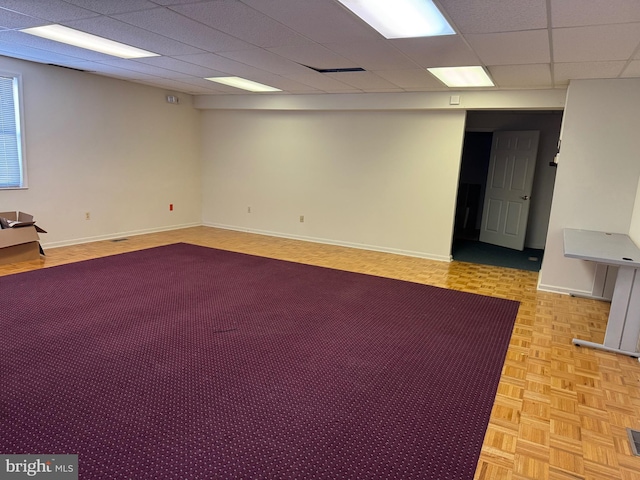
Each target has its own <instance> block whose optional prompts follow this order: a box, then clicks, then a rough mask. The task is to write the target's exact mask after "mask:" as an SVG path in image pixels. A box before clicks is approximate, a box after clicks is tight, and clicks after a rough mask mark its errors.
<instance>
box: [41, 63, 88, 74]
mask: <svg viewBox="0 0 640 480" xmlns="http://www.w3.org/2000/svg"><path fill="white" fill-rule="evenodd" d="M47 65H49V66H50V67H58V68H66V69H67V70H75V71H76V72H85V73H87V72H88V70H82V69H80V68H73V67H65V66H64V65H56V64H55V63H47Z"/></svg>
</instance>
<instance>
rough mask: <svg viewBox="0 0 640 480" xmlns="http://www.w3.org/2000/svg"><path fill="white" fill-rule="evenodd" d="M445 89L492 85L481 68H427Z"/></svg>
mask: <svg viewBox="0 0 640 480" xmlns="http://www.w3.org/2000/svg"><path fill="white" fill-rule="evenodd" d="M427 70H429V72H431V73H432V74H433V75H435V76H436V77H437V78H438V80H440V81H441V82H442V83H444V84H445V85H446V86H447V87H494V86H495V85H494V83H493V81H492V80H491V78H489V75H487V72H485V71H484V68H482V67H440V68H427Z"/></svg>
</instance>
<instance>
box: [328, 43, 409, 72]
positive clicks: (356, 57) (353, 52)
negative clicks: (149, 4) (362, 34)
mask: <svg viewBox="0 0 640 480" xmlns="http://www.w3.org/2000/svg"><path fill="white" fill-rule="evenodd" d="M323 46H324V47H326V48H328V49H329V50H331V51H333V52H335V53H337V54H338V55H341V56H343V57H345V58H348V59H349V60H352V61H353V63H354V65H357V66H358V67H362V68H364V69H366V70H391V69H396V68H399V69H410V68H415V67H416V66H417V65H416V64H415V62H413V61H412V60H410V59H409V57H408V56H407V55H406V54H404V53H403V52H401V51H400V50H399V49H397V48H395V47H394V46H393V44H392V43H391V42H388V41H386V40H373V41H369V42H344V43H325V44H324V45H323Z"/></svg>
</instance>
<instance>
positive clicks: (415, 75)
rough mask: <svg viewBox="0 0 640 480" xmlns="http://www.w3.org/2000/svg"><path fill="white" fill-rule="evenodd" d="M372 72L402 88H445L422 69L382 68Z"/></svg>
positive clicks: (445, 88)
mask: <svg viewBox="0 0 640 480" xmlns="http://www.w3.org/2000/svg"><path fill="white" fill-rule="evenodd" d="M374 73H375V74H376V75H378V76H380V77H382V78H384V79H385V80H388V81H389V82H391V83H393V84H394V85H397V86H398V87H400V88H404V89H416V88H419V89H429V90H447V87H446V86H445V85H443V84H442V82H440V81H439V80H438V79H436V77H434V76H433V75H431V74H430V73H429V72H427V71H426V70H424V69H412V70H382V71H376V72H374Z"/></svg>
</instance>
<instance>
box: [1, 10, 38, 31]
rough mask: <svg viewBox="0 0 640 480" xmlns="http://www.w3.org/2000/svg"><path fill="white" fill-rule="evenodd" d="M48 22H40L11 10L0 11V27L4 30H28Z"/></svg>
mask: <svg viewBox="0 0 640 480" xmlns="http://www.w3.org/2000/svg"><path fill="white" fill-rule="evenodd" d="M47 23H49V22H46V21H43V20H40V19H38V18H36V17H31V16H29V15H23V14H21V13H18V12H13V11H11V10H2V9H0V26H1V27H4V28H29V27H39V26H41V25H45V24H47Z"/></svg>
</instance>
